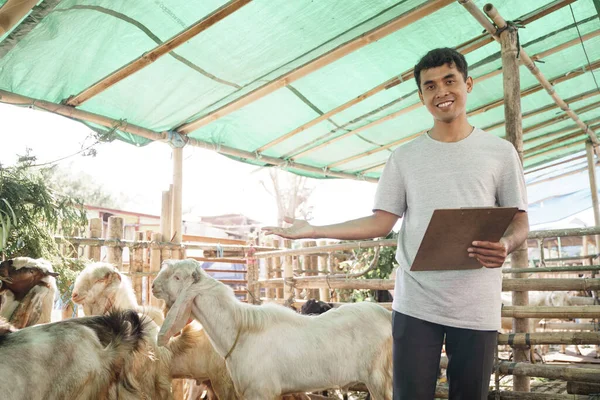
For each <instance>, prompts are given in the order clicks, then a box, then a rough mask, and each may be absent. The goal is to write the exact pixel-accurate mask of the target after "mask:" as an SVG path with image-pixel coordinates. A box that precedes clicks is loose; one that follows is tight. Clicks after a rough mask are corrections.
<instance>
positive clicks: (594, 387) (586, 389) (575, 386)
mask: <svg viewBox="0 0 600 400" xmlns="http://www.w3.org/2000/svg"><path fill="white" fill-rule="evenodd" d="M567 393H569V394H585V395H592V394H596V395H597V394H598V393H600V383H592V382H576V381H569V382H567ZM590 397H591V396H590Z"/></svg>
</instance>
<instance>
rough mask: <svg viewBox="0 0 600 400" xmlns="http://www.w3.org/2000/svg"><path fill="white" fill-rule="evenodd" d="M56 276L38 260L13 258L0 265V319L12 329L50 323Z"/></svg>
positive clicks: (41, 260) (50, 266)
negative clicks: (13, 327) (11, 326)
mask: <svg viewBox="0 0 600 400" xmlns="http://www.w3.org/2000/svg"><path fill="white" fill-rule="evenodd" d="M57 275H58V274H56V273H55V272H54V270H53V269H52V264H50V262H49V261H47V260H44V259H42V258H39V259H33V258H29V257H16V258H14V259H12V260H7V261H3V262H2V263H0V317H3V318H5V319H6V320H7V321H8V322H10V323H11V324H12V325H14V326H15V327H16V328H25V327H27V326H32V325H36V324H44V323H47V322H50V321H51V320H52V306H53V304H54V295H55V294H56V292H57V289H56V280H55V277H56V276H57Z"/></svg>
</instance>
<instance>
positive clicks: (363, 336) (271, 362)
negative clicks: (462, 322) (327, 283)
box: [153, 259, 392, 400]
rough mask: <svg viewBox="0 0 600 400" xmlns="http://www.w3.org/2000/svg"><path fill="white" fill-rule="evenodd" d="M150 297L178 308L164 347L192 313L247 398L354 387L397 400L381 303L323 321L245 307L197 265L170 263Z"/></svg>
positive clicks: (378, 398)
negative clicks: (152, 296) (360, 385)
mask: <svg viewBox="0 0 600 400" xmlns="http://www.w3.org/2000/svg"><path fill="white" fill-rule="evenodd" d="M153 291H154V293H155V295H158V294H160V295H162V296H163V297H168V298H169V299H170V300H171V302H172V303H173V307H172V308H171V309H170V310H169V312H168V314H167V317H166V319H165V323H164V324H163V326H162V328H161V331H160V333H159V336H158V342H159V344H163V343H165V342H166V341H167V340H168V338H169V337H171V336H172V335H173V334H174V333H176V332H178V331H180V330H181V329H182V328H183V327H184V326H185V324H186V323H187V321H188V319H189V318H190V317H191V316H192V315H193V316H194V318H196V319H197V320H198V321H199V322H200V323H201V324H202V326H203V327H204V329H205V330H206V333H207V334H208V336H209V338H210V341H211V342H212V344H213V346H214V347H215V350H216V351H217V352H218V353H219V354H220V355H221V356H223V357H224V358H225V360H226V363H227V369H228V370H229V372H230V374H231V377H232V379H233V383H234V385H235V388H236V391H237V393H238V395H239V396H240V397H241V398H243V399H246V400H259V399H268V400H273V399H278V398H279V397H280V396H281V395H283V394H291V393H298V392H309V391H316V390H324V389H330V388H335V387H339V388H346V387H348V386H350V385H352V384H355V383H364V384H366V386H367V388H368V389H369V391H370V392H371V395H372V397H373V399H375V400H385V399H391V398H392V322H391V321H392V314H391V312H390V311H387V310H385V309H384V308H383V307H381V306H378V305H377V304H374V303H368V302H364V303H356V304H349V305H344V306H341V307H339V308H337V309H335V310H331V311H329V312H326V313H324V314H322V315H320V316H305V315H300V314H297V313H295V312H294V311H292V310H290V309H287V308H285V307H281V306H278V305H270V304H267V305H263V306H253V305H247V304H244V303H241V302H239V301H238V300H237V299H236V298H235V296H234V294H233V292H232V290H231V289H230V288H229V287H227V286H225V285H224V284H222V283H221V282H219V281H217V280H215V279H213V278H211V277H210V276H209V275H208V274H206V272H204V270H203V269H202V267H201V266H200V264H199V263H198V262H197V261H195V260H193V259H188V260H171V261H168V262H165V263H164V264H163V268H162V269H161V271H160V273H159V274H158V276H157V278H156V279H155V280H154V284H153ZM173 300H174V301H173ZM332 338H334V340H332Z"/></svg>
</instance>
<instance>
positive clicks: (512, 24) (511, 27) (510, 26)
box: [495, 21, 525, 59]
mask: <svg viewBox="0 0 600 400" xmlns="http://www.w3.org/2000/svg"><path fill="white" fill-rule="evenodd" d="M519 28H525V25H522V24H520V23H518V22H517V21H506V26H504V27H502V28H496V33H495V36H498V37H500V34H501V33H502V32H504V31H514V32H516V33H517V59H519V57H520V55H521V40H520V38H519Z"/></svg>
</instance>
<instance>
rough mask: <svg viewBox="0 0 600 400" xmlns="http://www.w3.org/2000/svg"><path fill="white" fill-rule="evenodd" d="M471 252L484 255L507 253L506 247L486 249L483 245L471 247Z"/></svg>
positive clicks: (500, 255)
mask: <svg viewBox="0 0 600 400" xmlns="http://www.w3.org/2000/svg"><path fill="white" fill-rule="evenodd" d="M467 251H468V252H469V253H475V254H481V255H484V256H492V257H503V256H505V255H506V253H505V250H504V249H485V248H482V247H469V249H467Z"/></svg>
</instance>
